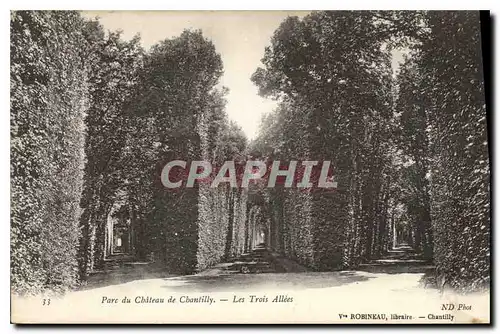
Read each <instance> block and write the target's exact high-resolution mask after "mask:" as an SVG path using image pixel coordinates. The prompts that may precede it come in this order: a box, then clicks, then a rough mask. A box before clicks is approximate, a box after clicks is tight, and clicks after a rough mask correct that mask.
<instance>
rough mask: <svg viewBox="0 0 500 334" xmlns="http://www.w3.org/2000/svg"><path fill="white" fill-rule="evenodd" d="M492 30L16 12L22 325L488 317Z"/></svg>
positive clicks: (406, 22)
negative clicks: (489, 61)
mask: <svg viewBox="0 0 500 334" xmlns="http://www.w3.org/2000/svg"><path fill="white" fill-rule="evenodd" d="M488 25H489V13H488V12H479V11H424V10H422V11H307V12H306V11H303V12H302V11H299V12H293V11H99V12H97V11H95V12H92V11H30V10H19V11H17V10H13V11H11V13H10V139H11V141H10V150H11V151H10V154H11V160H10V171H11V174H10V180H11V212H10V226H11V227H10V231H11V232H10V233H11V234H10V240H11V244H10V247H11V258H10V259H11V260H10V261H11V263H10V265H11V268H10V276H11V288H10V289H11V290H10V291H11V322H12V323H15V324H47V323H50V324H63V323H64V324H67V323H70V324H71V323H73V324H75V323H93V324H94V323H95V324H129V323H136V324H137V323H138V324H158V323H160V324H162V323H163V324H198V323H203V324H209V323H210V324H220V323H223V324H242V323H243V324H263V323H273V324H275V323H276V324H290V323H292V324H295V323H297V324H298V323H310V324H373V323H383V324H388V325H392V324H438V323H439V324H469V323H477V324H489V323H490V307H491V306H490V273H491V263H490V240H491V239H490V161H489V156H490V155H489V141H488V136H489V134H488V122H489V112H491V111H490V110H489V107H490V106H489V105H487V99H486V97H487V94H486V93H488V92H489V89H490V87H488V86H487V85H485V82H487V80H486V81H485V79H484V74H485V73H486V74H487V73H489V72H488V69H485V66H487V63H486V62H485V61H484V57H485V54H487V52H488V51H487V50H486V48H487V47H488V43H489V42H490V41H489V40H488V39H487V38H486V37H485V33H487V32H488V31H489V26H488Z"/></svg>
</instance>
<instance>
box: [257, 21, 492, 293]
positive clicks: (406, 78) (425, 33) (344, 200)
mask: <svg viewBox="0 0 500 334" xmlns="http://www.w3.org/2000/svg"><path fill="white" fill-rule="evenodd" d="M479 27H480V25H479V20H478V14H477V13H473V12H362V13H358V12H316V13H313V14H310V15H308V16H306V17H305V18H304V19H302V20H299V19H298V18H296V17H291V18H288V19H287V20H285V21H284V22H283V23H282V24H281V26H280V27H279V28H278V29H277V30H276V32H275V34H274V36H273V38H272V40H271V45H270V46H269V47H268V48H266V50H265V55H264V58H263V59H262V62H263V64H264V68H259V69H257V71H256V72H255V74H254V75H253V78H252V79H253V81H254V82H255V83H256V84H257V86H258V87H259V89H260V93H261V94H262V95H264V96H271V97H273V98H275V99H277V100H278V101H279V103H280V106H279V107H278V108H277V110H276V111H275V112H274V113H272V114H270V115H266V116H265V117H264V119H263V121H262V125H261V131H260V134H259V137H258V138H257V139H256V140H255V141H254V142H253V143H252V149H253V150H255V151H257V152H259V154H261V155H262V156H263V157H264V159H268V158H270V159H294V158H298V159H309V160H321V159H326V160H328V159H330V160H332V161H333V163H334V169H335V176H336V180H337V182H338V189H337V191H336V192H335V193H332V194H327V195H326V194H316V193H312V194H306V195H304V194H303V193H300V192H297V191H293V190H283V189H281V190H280V189H273V190H272V191H268V193H269V198H270V199H269V201H268V205H269V206H270V208H271V210H270V212H271V214H270V216H271V230H279V231H280V232H278V233H277V237H276V238H275V239H276V240H275V242H274V244H275V247H276V248H277V249H279V250H281V251H283V252H284V253H285V254H287V255H288V256H290V257H293V258H295V259H297V260H298V261H300V262H302V263H304V264H306V265H309V266H311V267H314V268H318V269H332V268H339V267H355V266H356V265H357V264H359V263H360V262H363V261H366V260H369V259H371V258H377V257H379V256H380V255H381V254H382V253H384V252H385V251H386V250H387V249H388V247H391V246H393V245H394V244H396V242H399V243H401V241H404V242H407V243H408V244H410V246H412V247H413V248H414V249H415V250H416V251H417V252H419V253H420V256H421V257H422V258H423V259H434V262H435V265H436V276H437V278H438V282H440V287H444V286H451V287H453V288H458V289H464V290H476V289H480V288H482V287H484V286H487V285H488V282H489V263H490V259H489V256H490V255H489V249H490V245H489V233H490V225H489V164H488V150H487V135H486V129H487V127H486V112H485V104H484V88H483V77H482V63H481V45H480V35H479V31H480V30H479ZM391 48H397V49H399V50H404V49H406V50H408V51H409V52H408V55H407V56H406V57H405V61H404V63H403V64H402V65H401V67H400V69H399V71H398V73H397V75H394V74H393V73H392V70H393V69H391V66H390V63H389V62H390V55H389V52H390V51H391ZM400 52H401V51H400Z"/></svg>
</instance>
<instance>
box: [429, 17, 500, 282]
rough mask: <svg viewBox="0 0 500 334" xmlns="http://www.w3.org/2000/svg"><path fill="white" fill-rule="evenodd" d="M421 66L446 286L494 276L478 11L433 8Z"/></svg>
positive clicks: (440, 272)
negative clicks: (491, 259)
mask: <svg viewBox="0 0 500 334" xmlns="http://www.w3.org/2000/svg"><path fill="white" fill-rule="evenodd" d="M428 27H429V29H430V35H429V38H428V39H426V40H425V41H424V43H423V45H422V51H421V52H422V59H421V66H422V68H423V76H424V82H425V85H424V86H423V92H424V94H425V95H426V96H428V98H429V107H430V113H429V123H430V127H429V134H430V142H431V157H432V159H431V215H432V226H433V229H434V239H435V248H434V253H435V259H434V260H435V263H436V267H437V276H438V282H440V285H441V286H449V287H452V288H457V289H463V290H477V289H481V288H484V287H487V286H488V285H489V279H490V273H489V271H490V246H491V245H490V215H489V213H490V212H489V210H490V195H489V183H490V176H489V175H490V174H489V157H488V140H487V139H488V138H487V132H486V131H487V124H486V109H485V108H486V106H485V97H484V84H483V65H482V61H481V39H480V22H479V13H478V12H430V13H428Z"/></svg>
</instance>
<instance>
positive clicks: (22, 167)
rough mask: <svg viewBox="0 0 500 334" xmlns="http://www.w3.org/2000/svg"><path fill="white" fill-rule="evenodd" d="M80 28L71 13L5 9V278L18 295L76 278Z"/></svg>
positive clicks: (82, 100)
mask: <svg viewBox="0 0 500 334" xmlns="http://www.w3.org/2000/svg"><path fill="white" fill-rule="evenodd" d="M83 26H84V22H83V20H82V19H81V18H80V16H79V15H78V14H77V13H74V12H63V11H60V12H26V11H19V12H13V13H12V14H11V194H12V195H11V196H12V197H11V208H12V209H11V252H12V253H11V276H12V286H13V288H14V289H15V290H16V291H18V292H21V293H34V292H37V291H39V290H42V289H45V288H47V287H51V288H53V289H57V290H59V289H64V288H67V287H72V286H74V285H75V284H76V281H77V276H78V273H77V262H76V251H77V248H76V247H75V246H76V245H77V244H78V232H79V229H78V220H79V217H80V207H79V204H80V203H79V201H80V196H81V191H82V178H83V164H84V152H83V150H84V134H85V130H84V116H85V112H86V111H87V109H88V104H89V91H88V86H89V83H88V79H87V78H88V66H87V65H86V64H85V62H84V61H83V55H82V53H81V51H82V47H84V46H85V38H84V35H83V33H82V29H83ZM55 36H56V37H57V38H56V37H55Z"/></svg>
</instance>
